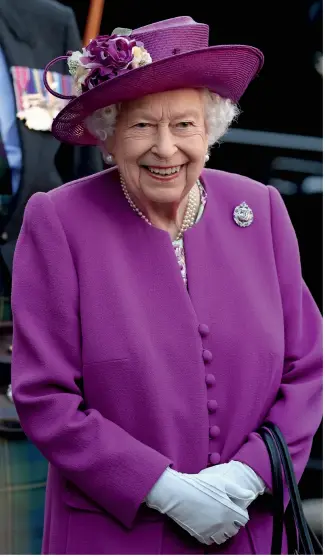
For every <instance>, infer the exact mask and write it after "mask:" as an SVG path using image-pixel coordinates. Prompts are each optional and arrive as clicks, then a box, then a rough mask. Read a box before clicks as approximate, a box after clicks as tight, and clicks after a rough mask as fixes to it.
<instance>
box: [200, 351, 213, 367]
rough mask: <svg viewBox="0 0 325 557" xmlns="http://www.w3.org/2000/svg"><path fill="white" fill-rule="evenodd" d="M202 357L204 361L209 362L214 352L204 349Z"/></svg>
mask: <svg viewBox="0 0 325 557" xmlns="http://www.w3.org/2000/svg"><path fill="white" fill-rule="evenodd" d="M202 357H203V360H204V362H205V363H206V364H209V363H210V362H211V361H212V352H210V350H203V352H202Z"/></svg>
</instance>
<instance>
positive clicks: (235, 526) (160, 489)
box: [145, 468, 249, 545]
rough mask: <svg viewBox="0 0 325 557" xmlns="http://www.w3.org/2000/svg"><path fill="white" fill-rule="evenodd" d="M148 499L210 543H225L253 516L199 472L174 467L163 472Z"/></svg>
mask: <svg viewBox="0 0 325 557" xmlns="http://www.w3.org/2000/svg"><path fill="white" fill-rule="evenodd" d="M145 502H146V504H147V505H148V507H150V508H152V509H155V510H157V511H159V512H160V513H162V514H166V515H167V516H169V517H170V518H172V519H173V520H174V521H175V522H176V523H177V524H178V525H179V526H181V527H182V528H183V529H184V530H186V531H187V532H188V533H189V534H190V535H191V536H194V537H195V538H196V539H197V540H198V541H199V542H201V543H204V544H206V545H211V544H212V543H213V542H215V543H217V544H221V543H224V542H225V541H226V540H227V539H229V538H231V537H232V536H235V535H236V534H237V533H238V531H239V529H240V527H241V526H245V524H246V523H247V521H248V520H249V516H248V513H247V511H246V510H243V509H241V508H240V507H238V506H237V505H236V504H235V503H233V501H231V499H230V498H229V497H228V496H227V494H226V493H224V492H223V491H222V490H221V489H219V488H218V487H213V488H212V487H211V486H210V485H209V484H208V483H206V482H205V481H202V480H201V479H200V480H199V475H198V474H182V473H180V472H175V470H172V469H171V468H167V470H166V471H165V472H164V473H163V474H162V476H161V477H160V478H159V480H158V482H157V483H156V484H155V485H154V487H153V488H152V490H151V491H150V493H149V494H148V496H147V497H146V501H145Z"/></svg>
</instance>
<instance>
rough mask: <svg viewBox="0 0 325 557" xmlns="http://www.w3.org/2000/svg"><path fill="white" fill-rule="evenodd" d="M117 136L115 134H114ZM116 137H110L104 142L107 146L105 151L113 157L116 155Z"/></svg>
mask: <svg viewBox="0 0 325 557" xmlns="http://www.w3.org/2000/svg"><path fill="white" fill-rule="evenodd" d="M114 135H115V134H114ZM114 135H112V136H109V137H108V138H107V139H106V140H105V141H104V145H105V149H106V151H107V152H108V153H110V154H111V155H114V151H115V139H114Z"/></svg>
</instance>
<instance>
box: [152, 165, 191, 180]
mask: <svg viewBox="0 0 325 557" xmlns="http://www.w3.org/2000/svg"><path fill="white" fill-rule="evenodd" d="M183 166H184V165H183V164H182V165H179V166H165V167H164V166H146V165H143V168H145V170H147V171H148V172H149V173H150V174H152V175H153V176H157V177H158V176H166V177H172V176H176V175H177V174H179V173H180V171H181V169H182V168H183Z"/></svg>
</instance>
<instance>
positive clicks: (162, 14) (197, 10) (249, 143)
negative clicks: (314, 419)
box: [62, 0, 323, 497]
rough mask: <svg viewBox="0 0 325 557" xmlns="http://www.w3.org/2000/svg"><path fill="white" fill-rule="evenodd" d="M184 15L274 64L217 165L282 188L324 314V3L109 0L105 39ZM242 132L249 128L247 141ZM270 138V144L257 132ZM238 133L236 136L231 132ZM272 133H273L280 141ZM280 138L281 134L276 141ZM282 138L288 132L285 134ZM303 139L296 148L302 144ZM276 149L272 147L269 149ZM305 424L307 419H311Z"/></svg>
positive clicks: (79, 8)
mask: <svg viewBox="0 0 325 557" xmlns="http://www.w3.org/2000/svg"><path fill="white" fill-rule="evenodd" d="M62 3H64V4H66V5H68V6H70V7H72V8H73V9H74V12H75V15H76V18H77V21H78V25H79V28H80V32H81V35H83V32H84V29H85V24H86V18H87V15H88V9H89V1H88V0H63V2H62ZM180 15H189V16H191V17H193V18H194V19H195V20H196V21H199V22H204V23H207V24H208V25H209V26H210V44H234V43H237V44H249V45H252V46H255V47H257V48H259V49H261V50H262V52H263V53H264V56H265V65H264V68H263V70H262V72H261V73H260V75H259V77H258V78H257V79H256V80H255V81H254V82H253V83H252V84H251V85H250V87H249V89H248V91H247V92H246V93H245V95H244V96H243V98H242V99H241V102H240V108H241V110H242V114H241V116H240V117H239V120H238V123H237V124H235V125H234V126H233V131H232V132H230V134H229V137H228V139H227V136H226V137H225V138H224V142H222V144H221V146H219V147H215V148H214V150H213V152H212V156H211V158H210V161H209V166H211V167H213V168H220V169H222V170H227V171H230V172H237V173H239V174H244V175H247V176H250V177H251V178H254V179H256V180H259V181H261V182H263V183H268V184H272V185H274V186H275V187H277V188H278V189H279V191H280V192H281V194H282V196H283V198H284V201H285V203H286V206H287V208H288V211H289V214H290V217H291V219H292V222H293V225H294V227H295V230H296V233H297V236H298V241H299V246H300V252H301V261H302V269H303V276H304V279H305V281H306V283H307V285H308V286H309V288H310V290H311V292H312V294H313V296H314V298H315V300H316V303H317V304H318V306H319V308H320V309H322V286H323V281H322V150H321V149H322V147H321V139H320V138H321V137H322V126H323V117H322V96H323V89H322V87H323V80H322V75H321V74H320V73H319V71H317V70H316V67H315V62H316V58H317V53H322V50H323V46H322V3H321V2H318V0H259V1H258V2H255V1H254V0H246V1H245V0H238V1H231V0H228V1H227V0H223V1H219V2H216V1H213V0H212V1H210V2H209V1H208V0H206V1H204V0H203V1H198V0H196V2H192V7H190V2H189V1H188V2H186V3H185V2H178V1H174V2H168V1H167V0H166V1H164V2H157V1H151V2H149V1H147V2H146V3H144V2H125V1H120V2H118V1H108V0H107V1H106V2H105V7H104V13H103V19H102V25H101V30H100V32H101V34H110V33H111V32H112V30H113V29H114V28H115V27H128V28H131V29H132V28H136V27H140V26H143V25H146V24H148V23H151V22H154V21H159V20H162V19H168V18H171V17H176V16H180ZM236 130H246V132H245V134H244V135H245V138H246V139H245V142H246V143H245V144H243V143H242V142H241V140H240V138H237V136H236ZM252 131H253V132H259V131H262V132H267V133H266V134H263V135H262V136H261V137H259V136H256V134H254V133H253V134H252V133H251V132H252ZM231 134H232V135H231ZM270 134H272V135H270ZM274 134H275V135H274ZM279 134H288V135H287V136H282V135H279ZM295 141H296V142H298V148H297V146H296V147H295V146H294V142H295ZM267 142H271V143H272V145H271V146H266V143H267ZM302 419H303V416H302ZM301 491H302V495H303V496H304V497H319V496H320V494H321V491H322V434H321V430H320V431H319V432H318V434H317V435H316V437H315V441H314V446H313V450H312V455H311V460H310V463H309V466H308V468H307V470H306V472H305V474H304V477H303V480H302V482H301Z"/></svg>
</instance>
